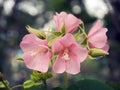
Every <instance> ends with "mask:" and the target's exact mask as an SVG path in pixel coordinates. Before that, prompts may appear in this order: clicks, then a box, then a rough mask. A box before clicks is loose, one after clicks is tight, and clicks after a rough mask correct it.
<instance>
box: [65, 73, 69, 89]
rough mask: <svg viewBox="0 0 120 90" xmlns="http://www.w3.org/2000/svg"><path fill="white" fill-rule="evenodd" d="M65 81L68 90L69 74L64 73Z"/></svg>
mask: <svg viewBox="0 0 120 90" xmlns="http://www.w3.org/2000/svg"><path fill="white" fill-rule="evenodd" d="M64 79H65V86H66V90H67V88H68V84H69V83H68V74H67V72H65V73H64Z"/></svg>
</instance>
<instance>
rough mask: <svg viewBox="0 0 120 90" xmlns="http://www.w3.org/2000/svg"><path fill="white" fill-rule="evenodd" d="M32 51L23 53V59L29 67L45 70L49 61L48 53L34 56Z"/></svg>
mask: <svg viewBox="0 0 120 90" xmlns="http://www.w3.org/2000/svg"><path fill="white" fill-rule="evenodd" d="M32 53H33V52H27V53H24V54H23V59H24V62H25V64H26V66H27V67H28V68H29V69H33V70H38V71H40V72H47V70H48V67H49V62H50V53H49V52H47V53H40V54H36V55H35V56H33V55H32Z"/></svg>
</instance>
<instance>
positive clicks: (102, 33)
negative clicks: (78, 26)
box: [88, 28, 107, 48]
mask: <svg viewBox="0 0 120 90" xmlns="http://www.w3.org/2000/svg"><path fill="white" fill-rule="evenodd" d="M106 32H107V29H106V28H102V29H100V30H99V31H97V32H96V33H94V35H92V36H90V37H89V38H88V39H89V40H88V41H89V44H91V46H94V47H96V48H102V47H103V46H104V45H105V44H106V42H107V36H106Z"/></svg>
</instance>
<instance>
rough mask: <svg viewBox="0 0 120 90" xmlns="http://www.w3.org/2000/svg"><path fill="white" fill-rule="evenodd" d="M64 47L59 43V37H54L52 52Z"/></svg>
mask: <svg viewBox="0 0 120 90" xmlns="http://www.w3.org/2000/svg"><path fill="white" fill-rule="evenodd" d="M63 49H64V47H63V45H62V44H61V43H60V39H56V40H55V41H54V42H53V44H52V52H53V53H55V52H59V51H61V50H63Z"/></svg>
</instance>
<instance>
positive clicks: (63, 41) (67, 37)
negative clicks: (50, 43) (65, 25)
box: [60, 33, 75, 48]
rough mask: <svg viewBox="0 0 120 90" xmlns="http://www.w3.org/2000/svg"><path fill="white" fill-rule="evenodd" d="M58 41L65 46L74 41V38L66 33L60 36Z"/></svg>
mask: <svg viewBox="0 0 120 90" xmlns="http://www.w3.org/2000/svg"><path fill="white" fill-rule="evenodd" d="M60 43H61V44H62V45H63V46H64V47H66V48H67V47H69V46H70V45H72V44H73V43H75V39H74V37H73V35H72V34H70V33H67V34H66V35H65V36H64V37H62V38H60Z"/></svg>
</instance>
